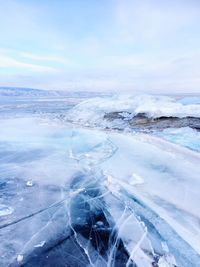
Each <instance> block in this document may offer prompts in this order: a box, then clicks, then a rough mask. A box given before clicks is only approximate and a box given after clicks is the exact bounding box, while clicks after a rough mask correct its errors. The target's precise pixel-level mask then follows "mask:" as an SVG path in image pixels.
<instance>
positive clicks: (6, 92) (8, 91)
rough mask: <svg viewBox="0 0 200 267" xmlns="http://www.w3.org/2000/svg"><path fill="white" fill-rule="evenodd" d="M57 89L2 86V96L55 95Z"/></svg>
mask: <svg viewBox="0 0 200 267" xmlns="http://www.w3.org/2000/svg"><path fill="white" fill-rule="evenodd" d="M53 95H57V93H56V92H55V91H46V90H40V89H32V88H18V87H0V96H53Z"/></svg>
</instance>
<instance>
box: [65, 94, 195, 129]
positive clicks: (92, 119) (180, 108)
mask: <svg viewBox="0 0 200 267" xmlns="http://www.w3.org/2000/svg"><path fill="white" fill-rule="evenodd" d="M114 112H118V113H120V114H121V115H122V117H123V121H126V119H127V120H128V119H131V118H133V117H134V116H136V115H138V114H145V116H146V117H148V118H160V117H179V118H184V117H200V105H199V104H188V105H184V104H183V103H181V102H178V101H177V100H176V99H175V98H172V97H167V96H152V95H138V96H132V95H114V96H111V97H102V98H99V97H98V98H93V99H89V100H87V101H84V102H81V103H80V104H78V105H77V106H75V107H74V108H73V109H72V110H70V112H69V113H68V114H67V118H68V119H69V120H71V121H73V122H75V123H78V124H82V125H85V126H101V127H105V128H106V127H110V122H108V121H107V120H105V115H107V114H109V113H114ZM120 123H121V122H120ZM123 127H124V125H123Z"/></svg>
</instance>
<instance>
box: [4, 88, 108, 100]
mask: <svg viewBox="0 0 200 267" xmlns="http://www.w3.org/2000/svg"><path fill="white" fill-rule="evenodd" d="M100 95H101V96H102V95H108V94H104V93H96V92H69V91H55V90H54V91H53V90H42V89H33V88H20V87H0V96H13V97H56V96H57V97H61V96H66V97H83V98H84V97H93V96H94V97H95V96H100Z"/></svg>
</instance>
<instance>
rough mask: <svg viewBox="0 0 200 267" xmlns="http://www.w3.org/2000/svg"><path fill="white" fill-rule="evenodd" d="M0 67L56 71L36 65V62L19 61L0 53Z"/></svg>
mask: <svg viewBox="0 0 200 267" xmlns="http://www.w3.org/2000/svg"><path fill="white" fill-rule="evenodd" d="M0 68H2V69H5V68H15V69H18V70H19V69H26V70H30V71H34V72H56V71H57V70H56V69H55V68H52V67H49V66H44V65H38V64H31V63H25V62H22V61H19V60H17V59H15V58H13V57H10V56H8V55H1V54H0Z"/></svg>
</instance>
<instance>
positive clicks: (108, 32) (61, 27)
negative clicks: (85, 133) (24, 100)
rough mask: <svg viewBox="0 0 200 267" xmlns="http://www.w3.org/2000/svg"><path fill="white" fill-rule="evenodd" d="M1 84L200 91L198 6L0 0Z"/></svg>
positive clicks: (167, 1) (125, 0)
mask: <svg viewBox="0 0 200 267" xmlns="http://www.w3.org/2000/svg"><path fill="white" fill-rule="evenodd" d="M0 6H1V8H0V36H1V37H0V85H2V86H21V87H33V88H34V87H35V88H44V89H62V90H118V91H127V90H129V91H148V92H149V91H153V92H200V75H199V74H200V2H199V1H198V0H196V1H194V0H187V1H186V0H162V1H160V0H28V1H27V0H6V1H5V0H0Z"/></svg>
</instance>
